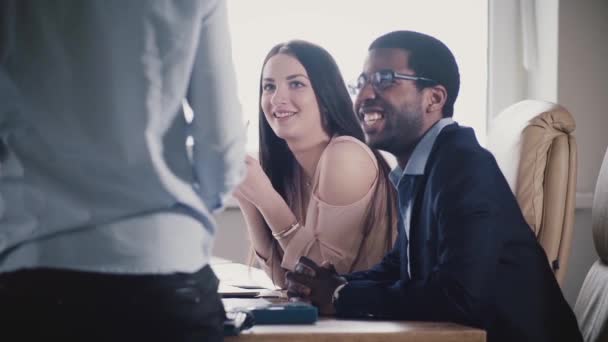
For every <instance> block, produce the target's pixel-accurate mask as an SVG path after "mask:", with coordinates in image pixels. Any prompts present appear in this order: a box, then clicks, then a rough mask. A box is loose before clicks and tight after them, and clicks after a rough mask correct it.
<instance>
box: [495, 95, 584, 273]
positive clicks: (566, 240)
mask: <svg viewBox="0 0 608 342" xmlns="http://www.w3.org/2000/svg"><path fill="white" fill-rule="evenodd" d="M574 128H575V123H574V119H573V118H572V115H570V113H569V112H568V111H567V110H566V109H564V108H563V107H561V106H559V105H556V104H554V103H550V102H545V101H537V100H524V101H521V102H518V103H516V104H514V105H512V106H510V107H508V108H507V109H505V110H504V111H502V112H501V113H500V114H499V115H498V116H497V117H496V118H495V119H494V120H493V121H492V125H491V127H490V130H489V134H488V149H489V150H490V151H491V152H492V153H493V154H494V156H495V158H496V160H497V162H498V165H499V167H500V169H501V170H502V172H503V174H504V175H505V177H506V178H507V182H508V183H509V186H510V187H511V190H512V191H513V193H514V194H515V197H516V198H517V202H518V203H519V206H520V207H521V210H522V212H523V214H524V217H525V219H526V221H527V222H528V224H529V225H530V228H531V229H532V230H533V231H534V233H535V234H536V237H537V239H538V241H539V242H540V244H541V245H542V246H543V248H544V250H545V253H546V254H547V258H548V259H549V263H550V264H551V267H552V268H553V271H554V272H555V277H556V278H557V281H558V282H559V283H560V285H561V284H562V282H563V280H564V276H565V274H566V269H567V266H568V258H569V256H570V246H571V243H572V229H573V225H574V209H575V191H576V160H577V149H576V141H575V139H574V136H572V135H571V133H572V131H574Z"/></svg>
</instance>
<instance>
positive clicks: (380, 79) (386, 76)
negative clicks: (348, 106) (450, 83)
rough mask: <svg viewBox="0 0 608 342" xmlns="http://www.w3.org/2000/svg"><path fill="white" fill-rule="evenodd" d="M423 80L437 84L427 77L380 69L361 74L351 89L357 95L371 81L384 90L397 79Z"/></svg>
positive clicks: (375, 87) (374, 85) (376, 87)
mask: <svg viewBox="0 0 608 342" xmlns="http://www.w3.org/2000/svg"><path fill="white" fill-rule="evenodd" d="M397 79H400V80H409V81H423V82H427V83H429V85H435V84H437V81H435V80H432V79H430V78H426V77H418V76H412V75H406V74H401V73H398V72H395V71H393V70H380V71H376V72H374V73H372V74H371V75H370V76H369V77H368V76H367V75H366V74H361V75H359V77H358V78H357V81H356V82H355V83H354V84H351V85H349V87H348V88H349V91H350V93H351V94H352V95H357V94H359V92H360V91H361V89H363V87H365V85H366V84H367V83H371V85H372V87H374V89H375V90H376V91H379V92H380V91H384V90H385V89H387V88H388V87H390V86H391V85H393V84H394V83H395V82H396V81H395V80H397Z"/></svg>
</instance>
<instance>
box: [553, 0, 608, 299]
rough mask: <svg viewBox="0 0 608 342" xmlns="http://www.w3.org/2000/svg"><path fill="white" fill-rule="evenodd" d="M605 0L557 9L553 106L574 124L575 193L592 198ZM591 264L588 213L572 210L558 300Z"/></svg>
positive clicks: (602, 138) (604, 137) (605, 74)
mask: <svg viewBox="0 0 608 342" xmlns="http://www.w3.org/2000/svg"><path fill="white" fill-rule="evenodd" d="M606 32H608V1H606V0H580V1H573V0H562V1H560V9H559V62H558V102H559V103H560V104H562V105H563V106H564V107H566V108H567V109H568V110H569V111H570V112H571V113H572V115H573V116H574V119H575V120H576V130H575V136H576V139H577V141H578V152H579V154H578V156H579V158H578V177H577V190H578V192H579V193H582V194H592V193H593V191H594V190H595V183H596V179H597V175H598V173H599V169H600V166H601V163H602V159H603V156H604V151H606V147H607V146H608V132H607V130H608V111H607V109H606V108H607V106H606V105H607V102H606V99H607V95H608V63H607V62H606V56H607V55H608V44H606V41H607V40H606V37H605V34H606ZM596 259H597V254H596V252H595V249H594V247H593V241H592V235H591V210H590V209H585V210H577V211H576V217H575V226H574V238H573V244H572V255H571V257H570V265H569V269H568V273H567V275H566V282H565V284H564V288H563V290H564V295H565V296H566V299H568V301H569V302H570V304H574V302H575V300H576V296H577V295H578V291H579V289H580V286H581V285H582V282H583V280H584V277H585V275H586V274H587V271H588V270H589V267H590V266H591V264H592V263H593V262H594V261H595V260H596Z"/></svg>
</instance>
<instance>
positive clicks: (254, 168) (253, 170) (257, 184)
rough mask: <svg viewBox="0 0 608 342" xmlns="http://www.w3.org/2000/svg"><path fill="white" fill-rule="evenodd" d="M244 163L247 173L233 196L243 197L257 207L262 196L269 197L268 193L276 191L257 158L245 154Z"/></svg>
mask: <svg viewBox="0 0 608 342" xmlns="http://www.w3.org/2000/svg"><path fill="white" fill-rule="evenodd" d="M245 165H246V167H247V175H246V176H245V180H244V181H243V182H242V183H241V184H240V185H239V186H238V187H237V188H236V190H235V192H234V196H235V197H236V198H237V199H245V200H247V201H249V202H251V203H253V204H254V205H255V206H256V207H259V206H260V205H261V204H262V203H261V202H262V201H263V200H264V198H269V197H271V196H269V195H271V194H273V193H276V191H275V190H274V188H273V187H272V183H270V179H268V176H266V173H265V172H264V170H262V166H261V165H260V162H258V160H257V159H255V158H253V157H252V156H250V155H247V157H246V158H245Z"/></svg>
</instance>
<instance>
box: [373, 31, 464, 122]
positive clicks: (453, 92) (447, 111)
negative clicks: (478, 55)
mask: <svg viewBox="0 0 608 342" xmlns="http://www.w3.org/2000/svg"><path fill="white" fill-rule="evenodd" d="M380 48H393V49H403V50H406V51H408V52H409V68H410V69H412V70H413V71H414V72H415V73H416V76H420V77H426V78H430V79H432V80H435V81H436V82H437V83H439V84H441V85H442V86H444V87H445V89H446V91H447V93H448V94H447V95H448V96H447V99H446V102H445V105H444V107H443V116H444V117H451V116H452V115H453V114H454V102H455V101H456V98H457V97H458V91H459V90H460V73H459V71H458V65H457V64H456V59H455V58H454V55H453V54H452V52H451V51H450V49H449V48H448V47H447V46H446V45H445V44H443V43H442V42H441V41H440V40H438V39H437V38H434V37H431V36H429V35H426V34H423V33H420V32H415V31H394V32H390V33H387V34H385V35H383V36H381V37H379V38H377V39H376V40H374V41H373V42H372V44H371V45H370V46H369V50H373V49H380ZM416 86H417V87H418V88H419V89H421V88H424V87H427V86H429V84H428V83H425V82H424V81H422V82H420V81H419V82H417V83H416Z"/></svg>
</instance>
